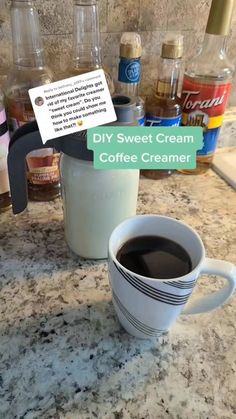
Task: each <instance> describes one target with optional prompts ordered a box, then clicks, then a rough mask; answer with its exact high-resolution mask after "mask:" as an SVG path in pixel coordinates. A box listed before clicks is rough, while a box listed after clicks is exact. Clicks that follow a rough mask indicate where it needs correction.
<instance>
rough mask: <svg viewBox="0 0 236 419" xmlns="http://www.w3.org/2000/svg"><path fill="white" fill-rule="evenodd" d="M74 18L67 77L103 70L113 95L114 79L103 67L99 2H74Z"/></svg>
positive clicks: (95, 0)
mask: <svg viewBox="0 0 236 419" xmlns="http://www.w3.org/2000/svg"><path fill="white" fill-rule="evenodd" d="M73 16H74V21H73V57H72V65H70V66H69V69H68V70H67V75H69V76H76V75H79V74H84V73H88V72H89V71H93V70H98V69H103V70H104V72H105V76H106V80H107V83H108V87H109V90H110V93H111V94H112V93H113V92H114V84H113V80H112V77H111V76H110V74H109V72H108V71H107V69H105V68H104V66H103V65H102V57H101V43H100V30H99V17H98V5H97V0H86V1H84V0H74V12H73Z"/></svg>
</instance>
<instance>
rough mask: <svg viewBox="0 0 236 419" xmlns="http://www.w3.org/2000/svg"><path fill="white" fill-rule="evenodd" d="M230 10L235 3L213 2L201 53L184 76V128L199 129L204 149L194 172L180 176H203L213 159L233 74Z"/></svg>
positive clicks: (190, 64) (227, 0) (190, 63)
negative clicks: (229, 54) (229, 46)
mask: <svg viewBox="0 0 236 419" xmlns="http://www.w3.org/2000/svg"><path fill="white" fill-rule="evenodd" d="M233 8H234V0H224V1H222V0H212V3H211V9H210V14H209V17H208V22H207V27H206V33H205V38H204V42H203V45H202V49H201V50H200V52H199V53H198V55H196V56H195V57H194V58H193V59H192V60H191V61H190V62H189V63H188V65H187V68H186V71H185V74H184V80H183V90H182V104H183V125H189V126H202V127H203V137H204V146H203V148H202V149H201V150H199V151H198V152H197V167H196V169H194V170H183V171H182V172H183V173H187V174H188V173H189V174H200V173H204V172H206V171H207V169H209V168H210V166H211V162H212V160H213V157H214V152H215V150H216V147H217V140H218V137H219V132H220V127H221V125H222V122H223V114H224V111H225V108H226V105H227V100H228V97H229V93H230V89H231V85H232V76H233V71H234V66H233V64H232V63H231V62H230V61H229V59H228V57H227V55H226V50H225V48H226V40H227V35H228V34H229V31H230V24H231V18H232V13H233Z"/></svg>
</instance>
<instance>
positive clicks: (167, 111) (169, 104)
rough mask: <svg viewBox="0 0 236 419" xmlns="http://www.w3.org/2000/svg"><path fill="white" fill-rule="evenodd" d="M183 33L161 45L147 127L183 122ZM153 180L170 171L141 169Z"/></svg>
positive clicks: (164, 175)
mask: <svg viewBox="0 0 236 419" xmlns="http://www.w3.org/2000/svg"><path fill="white" fill-rule="evenodd" d="M182 53H183V36H182V35H168V37H167V38H166V39H165V40H164V42H163V44H162V51H161V57H160V61H159V66H158V79H157V86H156V93H155V95H153V96H151V97H150V98H148V100H147V102H146V110H147V113H146V126H152V127H157V126H166V127H171V126H172V127H174V126H176V127H177V126H179V125H180V124H181V116H182V108H181V104H180V98H179V96H178V92H179V83H180V79H181V77H180V76H181V71H182ZM157 166H158V164H157ZM141 174H142V175H144V176H146V177H148V178H151V179H162V178H164V177H167V176H170V175H171V174H172V171H171V170H158V167H157V169H156V170H142V171H141Z"/></svg>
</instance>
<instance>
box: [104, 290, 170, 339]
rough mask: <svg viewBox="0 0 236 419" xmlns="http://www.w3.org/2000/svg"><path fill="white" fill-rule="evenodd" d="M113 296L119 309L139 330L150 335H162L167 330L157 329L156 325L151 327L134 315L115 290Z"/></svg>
mask: <svg viewBox="0 0 236 419" xmlns="http://www.w3.org/2000/svg"><path fill="white" fill-rule="evenodd" d="M112 296H113V299H114V301H115V303H116V304H117V306H118V308H119V310H120V311H121V313H122V314H123V316H124V317H125V318H126V320H127V321H128V322H129V323H130V324H132V326H134V327H135V328H136V329H137V330H138V331H139V332H141V333H144V334H145V335H148V336H155V337H158V336H160V335H161V334H162V333H164V332H165V330H161V329H155V328H154V327H150V326H147V325H146V324H144V323H142V322H140V320H138V319H136V317H134V316H133V315H132V314H131V313H130V312H129V311H128V310H127V309H126V308H125V307H124V306H123V304H122V303H121V301H120V300H119V298H118V297H117V295H116V294H115V293H114V291H113V292H112Z"/></svg>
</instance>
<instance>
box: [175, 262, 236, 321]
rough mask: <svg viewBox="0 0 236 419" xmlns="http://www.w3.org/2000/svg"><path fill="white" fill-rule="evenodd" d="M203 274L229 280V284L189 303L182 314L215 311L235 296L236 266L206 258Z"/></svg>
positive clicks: (202, 269)
mask: <svg viewBox="0 0 236 419" xmlns="http://www.w3.org/2000/svg"><path fill="white" fill-rule="evenodd" d="M200 273H201V274H210V275H219V276H222V277H224V278H226V279H227V283H226V284H225V285H224V286H223V287H222V288H221V289H220V290H218V291H215V292H213V293H212V294H210V295H206V296H204V297H201V298H198V299H196V300H195V301H193V302H191V301H190V302H189V303H188V304H187V305H186V307H185V308H184V310H183V311H182V312H181V314H199V313H206V312H208V311H211V310H214V309H215V308H217V307H219V306H221V305H222V304H224V303H225V302H226V301H227V300H228V299H229V298H230V296H231V295H232V294H233V292H234V290H235V287H236V266H234V265H233V264H232V263H230V262H225V261H223V260H217V259H210V258H206V259H205V261H204V263H203V266H202V268H201V272H200Z"/></svg>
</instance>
